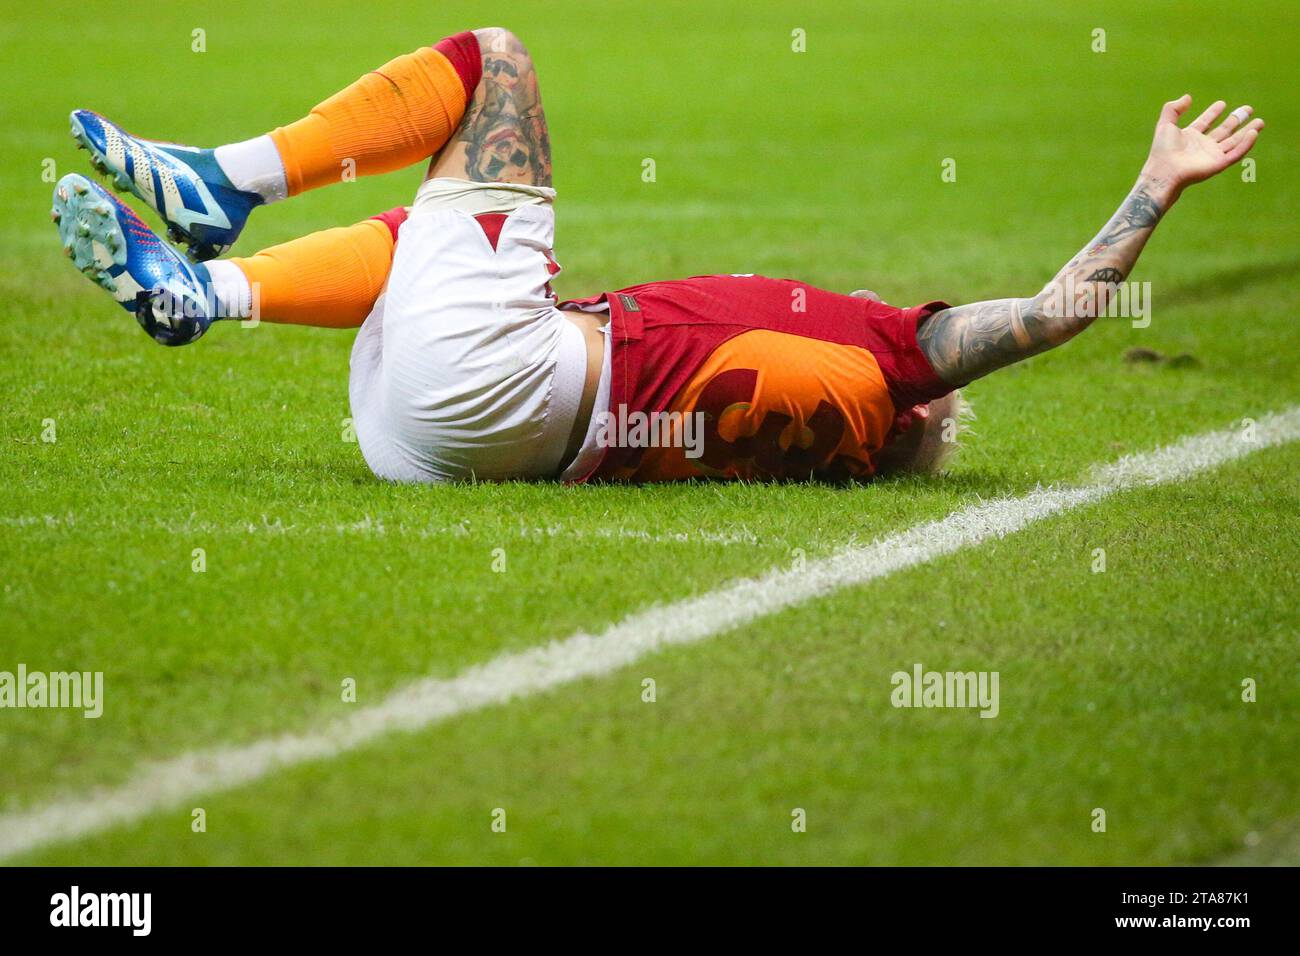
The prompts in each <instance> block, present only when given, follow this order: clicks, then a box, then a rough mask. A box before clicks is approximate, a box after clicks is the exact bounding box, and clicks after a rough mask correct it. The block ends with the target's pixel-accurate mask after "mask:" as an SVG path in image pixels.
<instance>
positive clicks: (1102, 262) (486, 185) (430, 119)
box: [53, 29, 1263, 481]
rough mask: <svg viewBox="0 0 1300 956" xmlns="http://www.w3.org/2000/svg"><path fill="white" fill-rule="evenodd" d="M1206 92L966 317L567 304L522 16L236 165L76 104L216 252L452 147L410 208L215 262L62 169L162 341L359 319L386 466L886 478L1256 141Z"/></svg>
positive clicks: (76, 248)
mask: <svg viewBox="0 0 1300 956" xmlns="http://www.w3.org/2000/svg"><path fill="white" fill-rule="evenodd" d="M1190 103H1191V97H1190V96H1183V97H1181V98H1179V99H1177V100H1174V101H1173V102H1171V103H1166V104H1165V105H1164V108H1163V109H1162V110H1161V112H1160V118H1159V120H1158V121H1157V123H1156V130H1155V138H1154V141H1153V143H1152V145H1151V152H1150V155H1149V157H1148V158H1147V161H1146V164H1145V165H1144V166H1143V168H1142V172H1141V174H1140V175H1139V177H1138V180H1137V184H1136V185H1135V186H1134V187H1133V190H1132V192H1130V193H1129V195H1128V197H1127V198H1126V199H1125V200H1124V202H1123V204H1122V205H1121V206H1120V207H1119V210H1118V211H1117V212H1116V213H1115V215H1114V216H1113V217H1112V218H1111V220H1110V221H1109V222H1108V223H1107V224H1106V225H1105V227H1104V228H1103V229H1102V230H1101V232H1100V233H1099V234H1098V235H1097V237H1096V238H1095V239H1093V241H1092V242H1091V243H1089V244H1088V245H1087V246H1086V247H1085V248H1084V249H1083V251H1082V252H1080V253H1079V254H1078V255H1077V256H1075V257H1074V258H1073V259H1071V260H1070V261H1069V262H1068V263H1066V265H1065V266H1064V268H1062V269H1061V271H1060V272H1059V273H1058V274H1057V276H1056V277H1055V278H1054V279H1053V280H1052V281H1051V282H1050V283H1048V284H1047V286H1045V287H1044V288H1043V290H1042V291H1041V292H1039V293H1038V294H1037V295H1033V296H1029V297H1027V298H1010V299H997V300H993V301H989V302H976V303H973V304H970V305H962V306H956V307H953V306H949V305H947V304H946V303H943V302H928V303H926V304H924V305H918V306H913V307H911V308H895V307H893V306H890V305H886V304H884V303H883V302H881V301H879V299H878V298H877V297H875V296H874V295H873V294H870V293H858V294H855V295H853V296H849V295H839V294H836V293H833V292H827V291H824V290H821V289H816V288H813V287H811V286H807V285H803V284H801V283H797V282H792V281H789V280H776V279H768V278H763V277H761V276H702V277H697V278H693V279H686V280H681V281H671V282H650V283H646V284H644V285H638V286H633V287H631V288H627V289H622V290H619V291H616V292H606V293H602V294H600V295H596V296H592V297H590V298H585V299H577V300H572V301H567V302H559V301H557V298H556V296H555V294H554V293H553V292H552V291H551V285H550V283H551V279H552V278H553V277H554V276H555V275H556V273H558V272H559V271H560V267H559V265H558V264H557V263H556V261H555V258H554V256H553V255H552V250H551V246H552V241H553V235H554V213H553V208H552V202H553V200H554V197H555V192H554V190H552V189H551V147H550V142H549V138H548V135H547V128H546V118H545V116H544V114H543V112H542V105H541V99H540V96H539V92H538V85H537V75H536V72H535V71H534V68H533V63H532V60H531V59H530V58H529V56H528V53H527V51H526V50H525V49H524V47H523V45H522V44H521V43H520V42H519V40H518V39H516V38H515V37H514V36H513V35H512V34H511V33H509V32H508V31H506V30H502V29H484V30H476V31H474V32H472V33H461V34H458V35H456V36H453V37H449V38H447V39H444V40H442V41H441V42H439V43H437V44H436V45H434V46H432V47H424V48H421V49H420V50H417V51H416V52H414V53H411V54H408V55H405V56H401V57H398V58H397V59H395V60H393V61H391V62H389V63H387V64H385V65H384V66H383V67H381V68H380V69H379V70H376V71H374V72H371V73H368V74H366V75H365V76H363V77H362V78H361V79H359V80H357V81H356V82H355V83H353V84H352V85H351V86H349V87H347V88H346V89H344V90H342V91H341V92H339V93H337V94H335V95H334V96H332V97H330V98H329V99H327V100H326V101H325V102H323V103H321V104H320V105H319V106H317V107H316V108H315V109H313V110H312V111H311V113H310V114H309V115H308V116H306V117H304V118H303V119H300V120H298V121H296V122H294V123H291V124H290V125H288V126H284V127H280V128H279V129H276V130H274V131H272V132H271V133H269V134H267V135H265V136H259V137H257V138H256V139H252V140H248V141H246V142H241V143H235V144H232V145H228V146H221V147H218V148H217V149H215V150H211V149H196V148H194V147H189V146H178V145H175V144H164V143H158V142H153V141H149V140H143V139H139V138H137V137H134V136H132V135H130V134H128V133H126V132H125V131H123V130H122V129H120V128H119V127H117V126H114V125H113V124H112V123H110V122H109V121H108V120H106V119H104V118H103V117H101V116H98V115H97V114H95V113H90V112H87V111H80V110H79V111H77V112H75V113H73V114H72V132H73V135H74V136H75V137H76V139H77V140H78V141H79V143H80V144H81V145H82V146H85V147H87V148H88V149H89V150H90V153H91V159H92V163H93V164H94V165H95V167H96V168H97V169H99V170H100V171H101V172H105V173H107V174H108V175H110V176H111V177H112V178H113V180H114V182H115V183H116V185H117V186H118V187H119V188H121V189H127V190H130V191H131V192H132V193H134V194H135V195H136V196H137V197H138V198H139V199H140V200H142V201H143V202H144V203H146V204H147V205H149V206H150V207H151V208H153V209H154V210H155V211H156V212H157V213H158V214H159V216H161V217H162V219H163V220H164V221H165V222H166V223H167V226H168V233H169V236H170V238H172V239H173V240H175V241H178V242H184V243H185V244H187V245H188V247H189V250H190V253H191V256H192V257H193V258H194V259H195V260H198V261H199V262H202V261H203V260H212V259H214V257H216V256H219V255H221V254H222V253H224V252H225V251H226V250H227V249H229V248H230V247H231V246H232V245H233V244H234V242H235V240H236V238H237V237H238V235H239V233H240V230H241V229H242V228H243V226H244V224H245V222H246V220H247V219H248V216H249V214H250V213H251V212H252V210H253V209H255V208H256V207H258V206H260V205H262V204H264V203H271V202H276V201H279V200H283V199H286V198H288V197H290V196H296V195H297V194H299V193H301V192H304V191H306V190H308V189H315V188H318V187H321V186H326V185H329V184H331V183H336V182H340V181H341V180H343V179H345V178H348V174H352V173H355V174H356V175H367V174H374V173H384V172H389V171H391V170H395V169H398V168H401V167H404V166H407V165H409V164H411V163H415V162H418V161H422V160H425V159H429V158H430V157H431V158H432V162H431V164H430V168H429V173H428V176H427V178H426V179H425V181H424V183H423V184H422V185H421V186H420V188H419V190H418V191H417V193H416V195H415V199H414V203H413V205H412V206H411V207H410V208H402V207H399V208H397V209H394V210H391V211H389V212H387V213H383V214H381V215H379V216H376V217H374V218H373V219H369V220H366V221H364V222H361V223H358V224H356V225H353V226H350V227H347V228H338V229H328V230H325V231H324V232H318V233H314V234H312V235H309V236H305V237H303V238H301V239H297V240H294V241H292V242H287V243H284V244H283V245H279V246H275V247H273V248H270V249H266V250H263V251H262V252H258V253H256V254H254V255H252V256H249V257H247V258H231V259H222V260H215V261H209V262H207V264H206V265H204V264H191V263H189V262H186V261H185V260H184V259H182V258H181V257H180V256H179V255H177V253H176V252H175V251H174V250H173V249H172V248H171V247H169V246H168V245H166V244H165V243H164V242H163V241H162V240H161V239H159V238H158V237H157V236H156V235H155V234H154V233H153V232H152V231H151V230H150V228H149V227H148V226H146V225H145V224H144V223H143V222H142V221H141V220H140V219H139V218H138V217H137V216H136V215H135V214H134V213H133V212H132V211H131V210H130V209H129V208H127V207H126V206H124V205H122V204H121V203H119V202H118V201H117V200H116V199H115V198H114V197H113V196H112V195H111V194H110V193H108V192H106V191H105V190H103V189H101V188H100V187H99V186H98V185H96V184H94V183H92V182H91V181H89V180H87V179H85V178H84V177H81V176H76V175H71V176H65V177H64V178H63V179H62V180H61V181H60V182H59V184H58V186H57V187H56V189H55V199H54V210H53V217H54V219H55V222H56V223H57V225H58V228H59V233H60V236H61V238H62V240H63V245H64V251H65V252H66V253H67V254H68V255H69V256H70V257H71V258H72V260H73V262H74V263H75V264H76V265H77V266H78V267H79V268H80V269H81V270H82V271H83V272H84V273H86V274H87V275H88V276H90V277H91V278H93V279H94V280H95V281H96V282H98V283H99V284H100V285H101V286H103V287H104V288H105V289H107V290H108V291H110V292H112V293H113V295H114V296H115V298H116V299H117V300H118V302H120V303H121V304H122V305H123V306H125V308H126V309H127V311H129V312H131V313H133V314H134V315H135V317H136V319H137V320H138V321H139V323H140V325H141V326H143V327H144V329H145V330H146V331H147V332H148V333H149V334H150V335H151V336H153V338H154V339H156V340H157V341H159V342H161V343H163V344H165V345H182V344H185V343H187V342H191V341H193V340H194V339H196V338H198V337H199V336H200V335H202V334H203V333H204V332H205V331H206V330H207V328H208V326H209V325H210V324H211V323H212V322H213V321H215V320H218V319H222V318H242V317H246V316H248V315H249V314H250V312H251V310H252V309H253V306H254V304H256V306H257V317H258V318H259V319H261V320H264V321H268V322H289V323H298V324H304V325H314V326H322V327H327V328H354V327H357V326H360V331H359V332H358V334H357V338H356V342H355V344H354V346H353V349H352V360H351V379H350V386H349V392H350V400H351V404H352V413H353V421H354V425H355V428H356V433H357V438H358V441H359V443H360V446H361V451H362V454H363V455H364V456H365V459H366V462H367V463H368V464H369V466H370V468H371V470H372V471H373V472H374V473H375V474H376V475H378V476H379V477H381V478H385V479H390V480H395V481H441V480H454V479H468V478H479V479H493V480H495V479H510V478H520V479H532V478H559V479H563V480H568V481H582V480H586V479H588V478H593V477H597V478H610V479H628V480H635V481H662V480H670V479H678V478H689V477H700V476H707V477H732V478H737V477H738V478H747V479H777V478H809V477H815V478H822V479H842V478H845V477H867V476H870V475H871V474H873V473H874V472H876V471H877V470H913V471H920V470H933V469H934V468H936V467H937V465H938V463H939V462H940V460H941V459H942V457H943V452H944V451H945V450H946V449H950V448H951V447H952V444H951V443H950V442H944V441H941V440H940V434H939V433H940V431H941V428H940V422H942V421H943V420H945V419H948V420H952V419H953V418H955V417H956V415H957V407H958V399H957V396H956V392H955V389H957V388H959V387H960V386H963V385H965V384H966V383H968V382H971V381H973V380H974V379H977V378H980V377H981V376H984V375H987V374H988V373H990V372H992V371H994V370H996V369H999V368H1002V367H1003V366H1005V365H1010V364H1011V363H1013V362H1017V361H1020V360H1021V359H1025V358H1028V357H1029V356H1031V355H1036V354H1038V353H1039V352H1042V351H1045V350H1046V349H1050V348H1054V347H1055V346H1058V345H1061V344H1062V343H1064V342H1065V341H1067V340H1068V339H1070V338H1072V337H1073V336H1075V335H1077V334H1078V333H1079V332H1080V331H1082V330H1083V329H1084V328H1086V327H1087V326H1088V325H1089V324H1090V323H1091V322H1092V320H1093V318H1094V317H1096V316H1097V315H1098V314H1100V313H1101V312H1103V311H1105V309H1106V307H1107V303H1108V301H1109V297H1110V296H1111V295H1112V293H1113V292H1114V291H1115V287H1116V284H1117V283H1121V282H1123V281H1124V280H1125V279H1126V278H1127V277H1128V275H1129V272H1130V270H1132V268H1133V265H1134V263H1135V262H1136V260H1137V257H1138V254H1139V253H1140V252H1141V251H1142V247H1143V246H1144V245H1145V244H1146V241H1147V238H1148V237H1149V236H1150V235H1151V232H1152V230H1153V229H1155V227H1156V224H1157V223H1158V222H1159V221H1160V219H1161V217H1162V216H1163V215H1164V214H1165V213H1166V212H1167V211H1168V210H1169V207H1170V206H1172V205H1173V203H1174V202H1175V201H1176V200H1177V199H1178V197H1179V195H1180V194H1181V193H1182V191H1183V190H1184V189H1185V188H1186V187H1187V186H1189V185H1191V184H1193V183H1197V182H1200V181H1201V180H1204V179H1207V178H1209V177H1211V176H1213V175H1215V174H1216V173H1218V172H1220V171H1222V170H1223V169H1225V168H1227V167H1228V166H1229V165H1231V164H1233V163H1235V162H1237V161H1238V160H1239V159H1241V157H1243V156H1245V155H1246V153H1247V152H1249V150H1250V148H1251V147H1252V146H1253V145H1254V143H1255V139H1256V137H1257V136H1258V134H1259V130H1260V129H1261V128H1262V126H1263V123H1262V122H1261V121H1260V120H1258V119H1256V120H1249V119H1248V118H1249V116H1250V112H1251V110H1250V107H1245V106H1243V107H1241V108H1239V109H1237V110H1234V111H1233V112H1232V113H1231V114H1229V115H1228V117H1227V118H1226V119H1225V120H1224V121H1223V122H1222V123H1221V124H1220V125H1219V126H1218V127H1217V128H1214V129H1211V126H1212V125H1213V124H1214V122H1215V120H1216V119H1217V118H1218V116H1219V115H1220V114H1221V113H1222V111H1223V109H1224V107H1225V104H1224V103H1222V102H1216V103H1213V104H1211V105H1210V106H1209V107H1208V108H1207V109H1206V110H1205V112H1204V113H1202V114H1201V115H1200V116H1199V117H1197V118H1196V119H1195V120H1193V121H1192V122H1191V124H1189V125H1188V126H1186V127H1182V128H1180V127H1179V126H1178V120H1179V118H1180V117H1181V116H1182V114H1183V113H1184V112H1185V111H1186V110H1187V108H1188V106H1189V105H1190ZM647 422H649V423H650V425H649V427H647ZM949 430H950V429H949ZM944 437H947V436H944Z"/></svg>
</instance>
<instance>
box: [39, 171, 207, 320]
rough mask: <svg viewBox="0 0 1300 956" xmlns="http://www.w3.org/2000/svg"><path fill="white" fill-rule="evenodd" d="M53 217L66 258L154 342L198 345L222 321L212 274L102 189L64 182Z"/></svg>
mask: <svg viewBox="0 0 1300 956" xmlns="http://www.w3.org/2000/svg"><path fill="white" fill-rule="evenodd" d="M50 218H51V219H53V220H54V224H55V225H56V226H58V229H59V238H60V239H61V240H63V253H64V255H66V256H67V257H68V258H70V259H71V260H72V264H73V265H75V266H76V267H77V268H78V269H79V270H81V272H82V274H83V275H85V276H86V277H87V278H89V279H91V280H92V281H93V282H95V283H96V284H97V285H99V286H100V287H101V288H103V289H106V290H107V291H109V292H111V293H112V294H113V298H115V299H116V300H117V301H118V302H119V303H121V305H122V307H123V308H124V309H126V311H128V312H130V313H131V314H132V315H134V316H135V320H136V321H137V322H139V323H140V327H141V328H142V329H144V330H145V331H146V332H147V333H149V335H150V337H151V338H153V340H154V341H155V342H159V343H161V344H163V345H185V344H187V343H189V342H193V341H194V340H195V339H197V338H198V337H199V336H201V335H202V334H203V333H204V332H206V331H207V330H208V326H209V325H211V324H212V322H213V321H214V319H215V318H216V315H217V312H218V309H217V306H216V300H215V297H214V295H213V292H212V282H211V278H210V277H209V275H208V270H207V267H205V266H203V265H201V264H198V263H193V264H192V263H189V262H186V261H185V260H184V259H183V258H182V257H181V256H180V255H178V254H177V252H176V250H174V249H172V248H171V247H170V246H168V245H167V244H166V243H165V242H163V241H162V240H161V239H159V238H158V236H157V234H156V233H154V231H153V230H152V229H150V228H149V227H148V226H146V225H145V224H144V222H143V221H141V219H140V217H139V216H137V215H136V214H135V212H134V211H133V210H132V209H131V208H130V207H129V206H127V205H125V204H123V203H122V202H119V201H118V199H117V197H115V196H114V195H113V194H112V193H110V192H109V191H108V190H106V189H104V188H103V187H102V186H100V185H99V184H98V183H95V182H91V181H90V180H89V179H87V178H86V177H85V176H79V175H77V174H76V173H70V174H68V175H67V176H64V177H63V178H62V179H60V180H59V182H58V185H56V186H55V187H54V208H53V209H51V210H50Z"/></svg>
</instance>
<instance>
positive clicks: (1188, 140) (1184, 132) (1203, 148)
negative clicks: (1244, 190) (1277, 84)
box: [1143, 93, 1264, 191]
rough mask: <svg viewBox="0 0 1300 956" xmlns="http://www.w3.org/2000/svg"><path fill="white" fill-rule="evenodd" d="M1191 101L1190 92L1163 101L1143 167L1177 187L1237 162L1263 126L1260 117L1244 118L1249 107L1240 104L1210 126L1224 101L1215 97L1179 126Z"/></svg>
mask: <svg viewBox="0 0 1300 956" xmlns="http://www.w3.org/2000/svg"><path fill="white" fill-rule="evenodd" d="M1191 105H1192V96H1191V94H1190V93H1184V94H1183V95H1182V96H1180V97H1179V98H1178V99H1176V100H1172V101H1171V102H1168V103H1166V104H1165V105H1164V108H1163V109H1162V110H1161V111H1160V119H1159V120H1157V121H1156V132H1155V138H1154V139H1153V140H1152V142H1151V154H1150V155H1149V156H1148V157H1147V162H1146V166H1145V167H1144V170H1143V171H1144V172H1145V173H1147V174H1148V175H1150V176H1152V177H1154V178H1157V179H1161V180H1163V181H1165V182H1166V183H1168V184H1169V185H1170V186H1172V187H1173V188H1174V189H1175V190H1178V191H1181V190H1182V189H1183V188H1185V187H1187V186H1190V185H1192V184H1193V183H1199V182H1201V181H1203V180H1206V179H1209V178H1210V177H1211V176H1214V175H1216V174H1218V173H1221V172H1223V170H1225V169H1227V168H1228V167H1229V166H1231V165H1232V164H1233V163H1235V162H1237V161H1238V160H1239V159H1241V158H1242V157H1243V156H1245V155H1246V154H1247V153H1249V152H1250V150H1251V147H1252V146H1254V145H1255V140H1256V139H1258V138H1259V131H1260V130H1261V129H1263V128H1264V121H1263V120H1261V119H1252V120H1250V121H1249V122H1246V120H1247V119H1248V118H1249V117H1250V114H1251V112H1252V110H1251V107H1249V106H1241V107H1238V108H1237V109H1235V110H1233V111H1232V112H1231V113H1229V114H1228V117H1227V118H1226V119H1225V120H1224V121H1223V122H1222V123H1220V124H1219V125H1218V126H1217V127H1215V128H1214V129H1213V130H1211V129H1210V126H1211V125H1212V124H1213V123H1214V121H1215V120H1216V119H1218V118H1219V115H1220V114H1221V113H1222V112H1223V110H1224V108H1225V107H1226V106H1227V105H1228V104H1227V103H1225V102H1224V101H1223V100H1215V101H1214V102H1213V103H1211V104H1210V105H1209V107H1207V108H1206V110H1205V112H1204V113H1202V114H1201V115H1200V116H1198V117H1196V119H1194V120H1192V122H1191V123H1189V124H1188V125H1187V126H1184V127H1179V125H1178V120H1179V118H1180V117H1181V116H1182V115H1183V113H1185V112H1186V111H1187V108H1188V107H1189V106H1191ZM1243 123H1244V124H1245V125H1242V124H1243Z"/></svg>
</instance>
